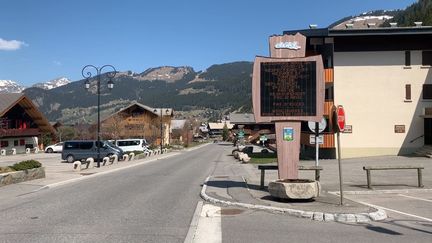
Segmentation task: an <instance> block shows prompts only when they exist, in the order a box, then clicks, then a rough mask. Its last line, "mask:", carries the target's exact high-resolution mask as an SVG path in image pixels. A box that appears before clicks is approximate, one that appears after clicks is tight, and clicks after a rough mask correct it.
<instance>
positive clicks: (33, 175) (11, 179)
mask: <svg viewBox="0 0 432 243" xmlns="http://www.w3.org/2000/svg"><path fill="white" fill-rule="evenodd" d="M40 178H45V168H44V167H40V168H34V169H29V170H21V171H14V172H7V173H2V174H0V186H5V185H9V184H15V183H20V182H24V181H30V180H35V179H40Z"/></svg>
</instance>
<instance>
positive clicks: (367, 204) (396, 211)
mask: <svg viewBox="0 0 432 243" xmlns="http://www.w3.org/2000/svg"><path fill="white" fill-rule="evenodd" d="M351 200H352V199H351ZM353 201H354V200H353ZM356 202H358V203H361V204H364V205H366V206H369V207H375V208H378V209H382V210H386V211H390V212H394V213H398V214H402V215H405V216H409V217H413V218H418V219H422V220H426V221H429V222H432V219H430V218H425V217H422V216H418V215H414V214H409V213H404V212H401V211H398V210H395V209H391V208H385V207H381V206H378V205H374V204H370V203H366V202H361V201H356Z"/></svg>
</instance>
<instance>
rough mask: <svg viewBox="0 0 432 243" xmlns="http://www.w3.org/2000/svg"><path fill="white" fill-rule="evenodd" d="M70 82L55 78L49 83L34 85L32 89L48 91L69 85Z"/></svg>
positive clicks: (65, 79)
mask: <svg viewBox="0 0 432 243" xmlns="http://www.w3.org/2000/svg"><path fill="white" fill-rule="evenodd" d="M70 82H71V81H70V80H69V79H67V78H64V77H62V78H56V79H53V80H50V81H48V82H45V83H37V84H34V85H33V86H32V87H36V88H41V89H46V90H48V89H54V88H57V87H60V86H63V85H66V84H69V83H70Z"/></svg>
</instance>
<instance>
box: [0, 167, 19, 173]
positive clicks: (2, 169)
mask: <svg viewBox="0 0 432 243" xmlns="http://www.w3.org/2000/svg"><path fill="white" fill-rule="evenodd" d="M13 171H15V170H14V169H12V168H11V167H9V166H8V167H0V174H1V173H8V172H13Z"/></svg>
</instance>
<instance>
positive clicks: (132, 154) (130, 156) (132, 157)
mask: <svg viewBox="0 0 432 243" xmlns="http://www.w3.org/2000/svg"><path fill="white" fill-rule="evenodd" d="M134 159H135V153H130V154H129V161H130V160H134Z"/></svg>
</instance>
